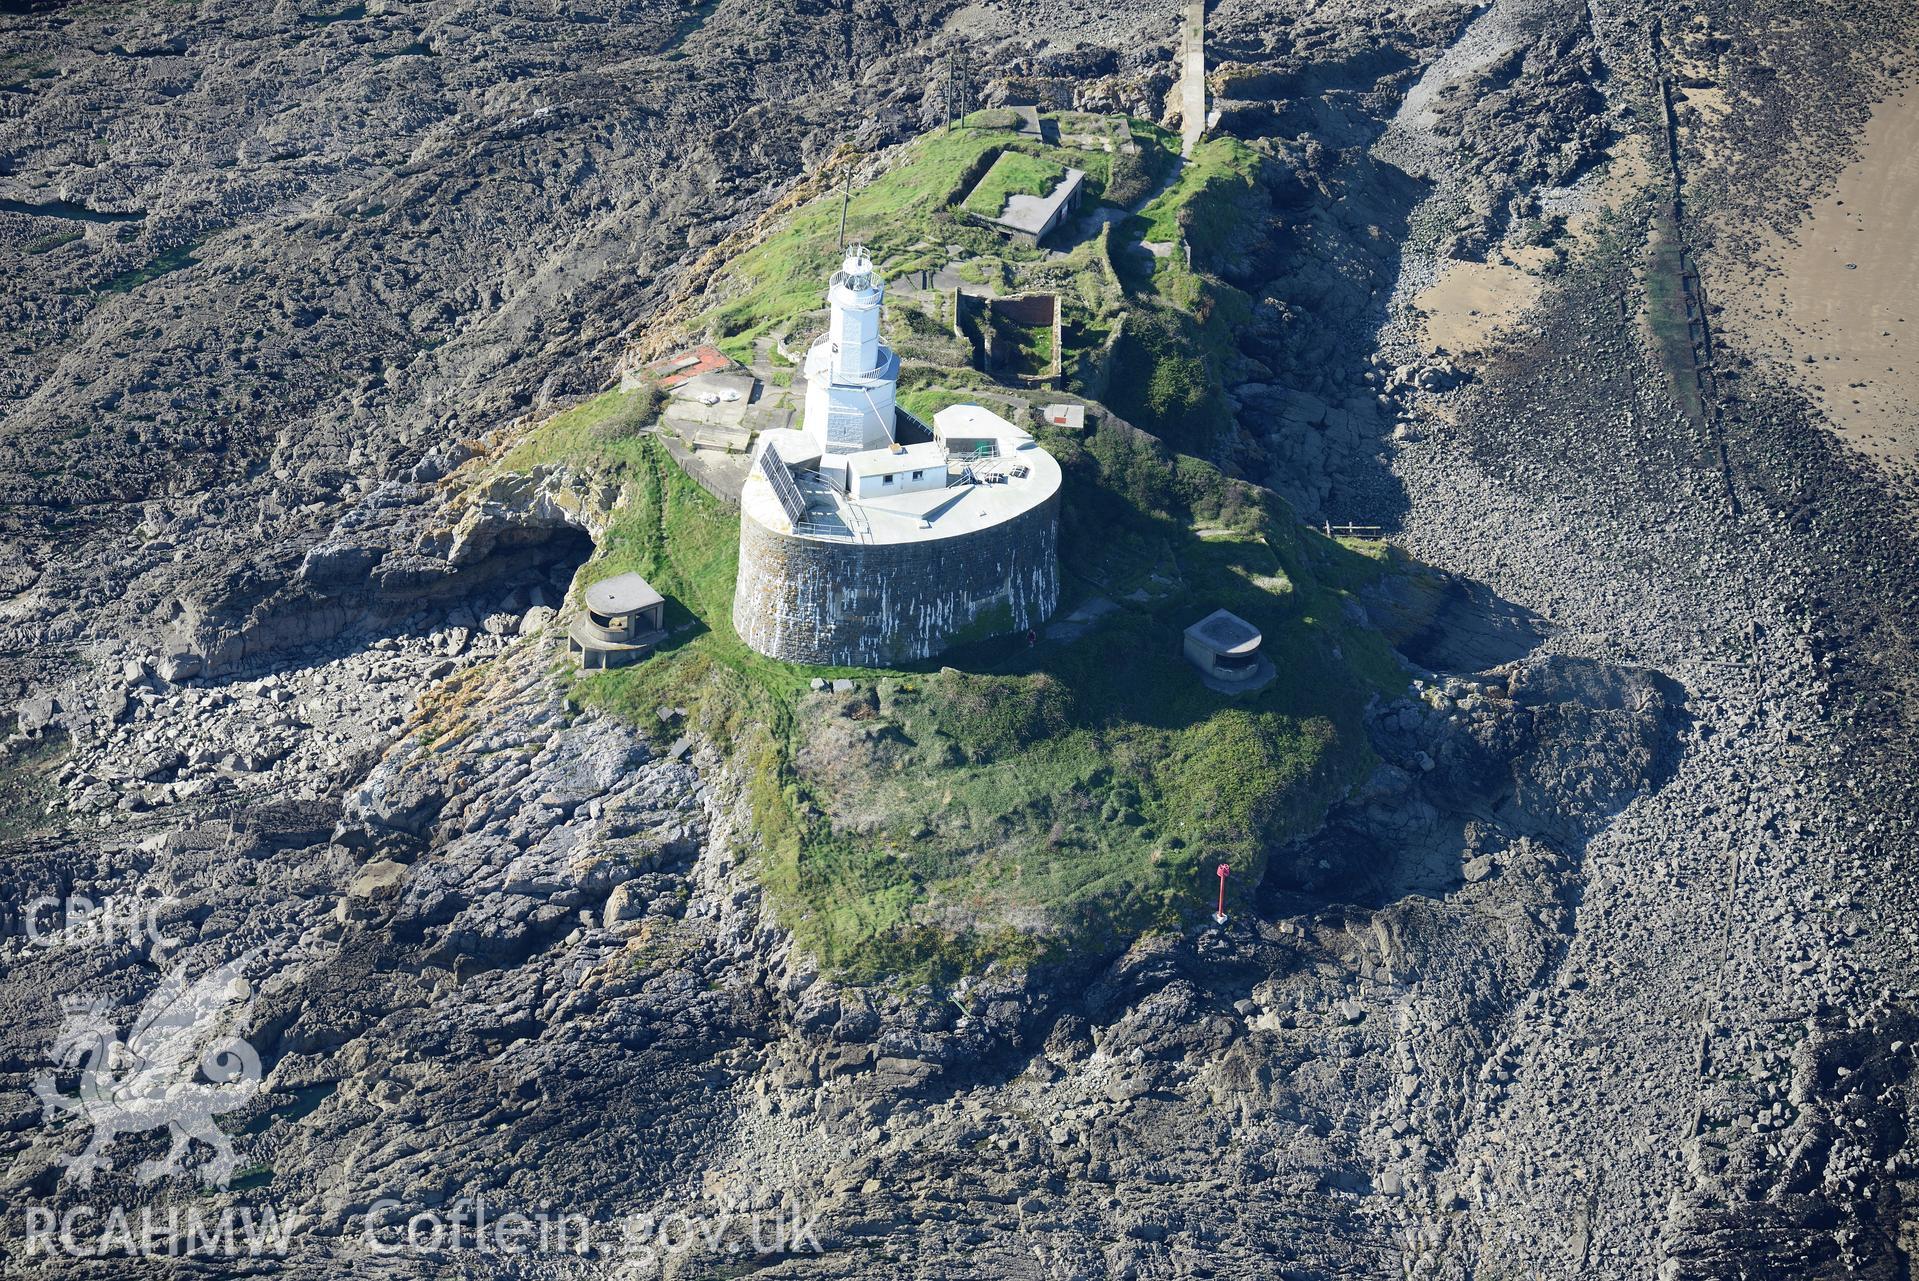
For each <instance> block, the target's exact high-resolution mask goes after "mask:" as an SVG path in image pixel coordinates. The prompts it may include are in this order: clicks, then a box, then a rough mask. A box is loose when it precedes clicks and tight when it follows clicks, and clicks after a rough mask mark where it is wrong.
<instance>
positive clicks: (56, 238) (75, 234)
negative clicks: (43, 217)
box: [27, 227, 86, 254]
mask: <svg viewBox="0 0 1919 1281" xmlns="http://www.w3.org/2000/svg"><path fill="white" fill-rule="evenodd" d="M85 234H86V233H85V232H83V231H81V230H80V229H79V228H78V227H69V228H67V229H65V230H62V231H54V232H49V233H48V234H46V235H44V236H41V237H40V238H39V239H38V240H30V241H28V242H27V252H28V253H30V254H45V253H52V252H53V251H54V250H56V249H58V248H59V247H60V246H61V245H70V244H72V243H73V242H74V241H76V240H78V239H80V237H81V236H83V235H85Z"/></svg>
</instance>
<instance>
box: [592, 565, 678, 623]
mask: <svg viewBox="0 0 1919 1281" xmlns="http://www.w3.org/2000/svg"><path fill="white" fill-rule="evenodd" d="M665 599H666V597H664V596H662V595H660V594H659V593H658V592H656V591H654V590H653V584H651V583H649V582H647V581H646V580H645V579H644V578H641V577H640V576H639V575H638V574H615V575H614V576H613V577H611V578H602V579H601V580H600V581H599V582H597V583H592V584H589V585H588V586H587V589H586V607H587V608H588V609H590V610H592V611H593V612H594V613H596V614H630V613H632V612H633V611H634V610H636V609H645V608H646V607H647V606H649V605H657V604H659V603H660V602H661V601H663V600H665Z"/></svg>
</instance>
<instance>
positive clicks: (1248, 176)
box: [1139, 138, 1260, 261]
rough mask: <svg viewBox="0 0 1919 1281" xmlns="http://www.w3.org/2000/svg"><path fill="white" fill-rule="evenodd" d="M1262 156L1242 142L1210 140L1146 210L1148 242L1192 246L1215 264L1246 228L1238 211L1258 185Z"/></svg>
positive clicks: (1142, 214) (1142, 215) (1200, 257)
mask: <svg viewBox="0 0 1919 1281" xmlns="http://www.w3.org/2000/svg"><path fill="white" fill-rule="evenodd" d="M1259 164H1260V156H1259V153H1258V152H1257V151H1254V150H1253V149H1252V148H1251V147H1249V146H1247V145H1246V144H1245V143H1243V142H1241V141H1240V140H1239V139H1237V138H1208V139H1206V140H1204V141H1202V142H1201V143H1200V144H1199V145H1198V146H1196V147H1194V148H1193V154H1192V155H1191V156H1189V157H1187V160H1186V164H1185V166H1184V167H1183V168H1182V169H1181V170H1180V173H1179V177H1178V178H1177V179H1175V180H1174V181H1173V183H1172V185H1170V186H1169V187H1167V188H1166V190H1165V191H1163V192H1161V193H1160V194H1159V195H1158V196H1157V197H1156V198H1154V200H1153V202H1152V203H1151V204H1149V205H1147V206H1146V207H1145V208H1144V209H1142V210H1140V212H1139V217H1140V218H1142V219H1143V220H1144V221H1145V228H1144V233H1143V234H1144V238H1145V239H1147V240H1155V241H1178V240H1179V239H1180V238H1181V237H1182V236H1183V237H1184V238H1185V239H1186V241H1187V242H1188V243H1189V244H1191V245H1192V247H1193V254H1194V256H1195V258H1196V259H1198V260H1202V261H1210V260H1212V259H1214V258H1215V257H1217V255H1218V254H1219V252H1220V250H1221V249H1222V247H1223V246H1225V245H1227V244H1229V243H1230V242H1231V240H1232V238H1233V237H1235V236H1237V235H1238V234H1239V232H1240V230H1241V228H1242V225H1243V224H1242V221H1241V219H1240V217H1239V216H1238V213H1237V206H1238V205H1239V204H1240V203H1241V201H1242V200H1243V199H1244V198H1245V197H1247V196H1250V195H1251V193H1252V191H1253V188H1254V185H1255V184H1256V183H1257V181H1258V177H1257V175H1258V170H1259Z"/></svg>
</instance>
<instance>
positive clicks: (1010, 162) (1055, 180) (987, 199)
mask: <svg viewBox="0 0 1919 1281" xmlns="http://www.w3.org/2000/svg"><path fill="white" fill-rule="evenodd" d="M1065 176H1066V167H1065V166H1064V165H1058V164H1055V163H1053V162H1052V161H1051V160H1047V159H1045V158H1043V157H1040V156H1029V155H1027V154H1026V153H1025V152H1023V151H1012V150H1007V151H1002V152H1000V153H999V157H998V158H997V159H995V160H994V161H993V167H992V168H990V169H988V170H987V171H986V176H985V177H983V178H981V179H980V180H979V183H978V185H977V186H975V187H974V188H973V190H972V192H971V193H970V194H968V195H967V197H966V200H965V203H964V204H963V205H961V208H963V209H965V210H966V212H968V213H971V214H978V215H979V216H980V217H982V218H997V217H999V216H1000V215H1001V214H1002V213H1004V212H1005V211H1006V202H1007V201H1008V200H1010V199H1012V198H1013V197H1014V196H1044V195H1046V194H1047V193H1048V192H1050V191H1052V189H1053V188H1054V187H1057V186H1058V185H1059V183H1060V179H1062V178H1064V177H1065Z"/></svg>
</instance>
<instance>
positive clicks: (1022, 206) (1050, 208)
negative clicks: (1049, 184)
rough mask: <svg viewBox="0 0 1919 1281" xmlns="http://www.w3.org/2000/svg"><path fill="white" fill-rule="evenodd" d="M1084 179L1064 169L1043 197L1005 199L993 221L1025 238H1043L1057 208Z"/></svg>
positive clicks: (1069, 198) (1072, 171)
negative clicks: (1064, 173) (1062, 175)
mask: <svg viewBox="0 0 1919 1281" xmlns="http://www.w3.org/2000/svg"><path fill="white" fill-rule="evenodd" d="M1085 177H1086V174H1085V172H1084V171H1083V170H1079V169H1068V170H1067V171H1066V176H1065V177H1064V178H1061V179H1060V180H1059V182H1058V183H1057V184H1055V185H1054V187H1053V189H1052V190H1051V191H1050V192H1048V193H1047V194H1045V195H1043V196H1008V197H1007V198H1006V208H1004V209H1002V210H1001V211H1000V216H999V217H997V218H995V219H993V221H994V222H996V223H998V224H999V225H1000V226H1002V227H1010V228H1012V229H1013V230H1014V231H1023V232H1025V233H1026V234H1027V235H1029V236H1039V235H1044V234H1045V233H1046V231H1047V230H1048V229H1049V228H1050V227H1051V226H1052V225H1053V219H1054V217H1055V216H1056V215H1057V214H1058V213H1059V210H1060V206H1061V205H1064V204H1065V203H1066V202H1067V201H1069V200H1071V199H1072V198H1073V196H1074V193H1076V192H1077V191H1078V190H1079V184H1080V183H1081V181H1083V180H1084V179H1085Z"/></svg>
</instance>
